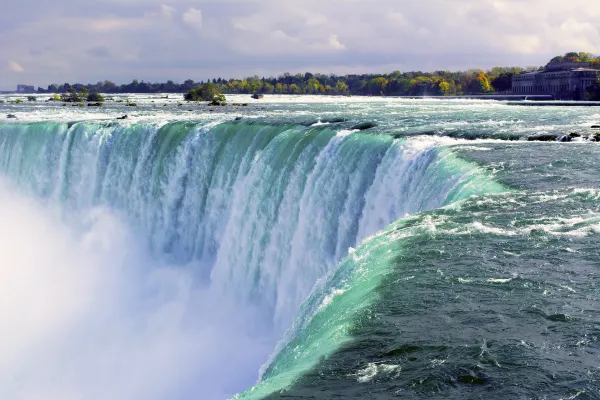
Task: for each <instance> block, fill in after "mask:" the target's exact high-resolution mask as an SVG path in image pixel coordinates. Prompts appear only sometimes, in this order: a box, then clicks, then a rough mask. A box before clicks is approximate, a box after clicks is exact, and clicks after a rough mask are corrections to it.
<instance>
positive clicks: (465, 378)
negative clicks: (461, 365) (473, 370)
mask: <svg viewBox="0 0 600 400" xmlns="http://www.w3.org/2000/svg"><path fill="white" fill-rule="evenodd" d="M458 381H459V382H460V383H465V384H467V385H485V384H486V383H487V381H488V379H487V377H485V376H481V375H460V376H459V377H458Z"/></svg>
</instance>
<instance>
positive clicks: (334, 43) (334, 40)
mask: <svg viewBox="0 0 600 400" xmlns="http://www.w3.org/2000/svg"><path fill="white" fill-rule="evenodd" d="M329 45H330V46H331V47H332V48H334V49H336V50H344V49H346V46H344V45H343V44H342V43H340V41H339V39H338V36H337V35H331V36H329Z"/></svg>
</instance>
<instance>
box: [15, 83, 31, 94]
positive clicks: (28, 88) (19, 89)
mask: <svg viewBox="0 0 600 400" xmlns="http://www.w3.org/2000/svg"><path fill="white" fill-rule="evenodd" d="M34 91H35V87H34V86H31V85H17V92H18V93H33V92H34Z"/></svg>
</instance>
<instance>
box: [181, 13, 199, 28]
mask: <svg viewBox="0 0 600 400" xmlns="http://www.w3.org/2000/svg"><path fill="white" fill-rule="evenodd" d="M183 21H184V22H185V23H186V24H188V25H190V26H191V27H193V28H195V29H201V28H202V11H200V10H198V9H197V8H190V9H189V10H187V11H186V12H185V13H184V14H183Z"/></svg>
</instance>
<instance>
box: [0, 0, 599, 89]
mask: <svg viewBox="0 0 600 400" xmlns="http://www.w3.org/2000/svg"><path fill="white" fill-rule="evenodd" d="M49 4H50V3H48V2H42V1H40V2H39V4H38V7H36V8H35V10H34V12H30V10H28V9H27V8H26V7H25V6H20V5H18V4H15V5H13V6H12V7H11V9H10V10H9V11H10V12H9V13H0V48H2V49H3V53H4V54H9V55H10V56H5V58H2V57H1V56H0V64H2V65H5V66H6V65H8V64H7V63H8V62H9V60H10V59H13V60H18V62H19V63H21V65H25V66H26V71H21V76H19V77H18V79H17V77H16V76H15V75H14V74H4V75H0V88H2V89H4V88H7V89H8V88H12V87H13V86H14V84H16V83H20V82H17V80H18V81H21V80H23V79H26V80H27V82H31V83H32V84H42V85H47V84H48V83H52V82H57V83H62V82H64V81H75V80H77V81H86V82H88V81H95V80H100V79H112V80H115V81H117V82H120V83H123V82H125V81H131V79H133V78H134V77H135V78H138V79H146V80H167V79H173V80H179V81H182V80H185V79H188V78H192V79H198V80H200V79H206V78H212V77H213V76H218V75H222V74H224V73H225V72H224V71H225V70H227V74H228V76H238V77H241V76H246V75H252V74H254V73H258V72H260V74H261V75H262V74H265V75H268V74H279V73H282V72H285V71H302V70H304V71H306V70H308V69H311V70H312V71H315V72H322V71H325V72H339V73H343V71H349V70H352V71H355V70H360V69H361V68H362V69H363V72H367V71H373V72H377V71H387V70H389V68H392V70H393V69H400V70H403V71H406V70H411V69H414V70H435V69H467V68H470V67H476V68H486V67H492V66H494V65H542V64H545V63H546V62H547V60H549V59H550V58H551V57H552V56H554V55H557V54H561V53H565V52H567V51H571V50H573V51H587V52H591V53H600V44H599V43H600V26H599V25H598V22H597V21H598V20H599V19H600V2H591V1H589V0H570V1H569V2H564V1H562V0H526V1H525V0H453V1H439V0H422V1H420V2H408V3H407V2H402V5H401V6H400V5H399V3H398V1H397V0H372V1H367V0H327V1H323V0H303V1H302V2H298V1H281V0H278V1H276V0H260V1H244V0H229V1H227V2H216V1H210V2H208V1H207V2H203V1H200V0H195V1H194V2H192V1H190V0H143V1H141V0H127V1H124V0H122V1H116V0H100V1H99V2H97V3H95V4H94V8H93V12H92V10H91V9H90V8H89V7H87V6H84V5H83V4H84V3H82V2H79V1H77V0H64V1H61V2H59V4H58V5H56V4H54V3H52V4H53V5H52V6H50V5H49ZM183 4H187V6H186V7H185V8H180V7H182V5H183ZM198 4H202V9H201V10H200V6H198ZM67 8H68V10H69V12H68V13H66V12H65V9H67ZM424 9H426V10H427V13H423V10H424ZM315 10H318V11H315ZM382 10H384V11H385V12H383V13H382ZM11 13H13V14H11ZM99 33H100V34H99ZM333 34H335V35H333ZM66 42H68V43H69V46H64V43H66ZM102 47H103V48H107V49H108V50H110V55H111V57H106V58H105V59H102V60H100V59H99V58H98V57H94V56H93V55H92V54H93V52H90V49H94V48H102ZM341 50H345V51H341ZM467 55H468V56H467ZM65 60H67V61H68V64H69V65H68V67H67V66H60V65H61V63H63V64H64V63H65ZM141 60H143V62H142V61H141ZM199 64H202V65H203V68H205V69H204V70H202V71H200V70H198V68H197V66H198V65H199ZM48 66H53V67H51V68H48ZM5 69H6V68H5ZM11 70H13V69H11Z"/></svg>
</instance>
